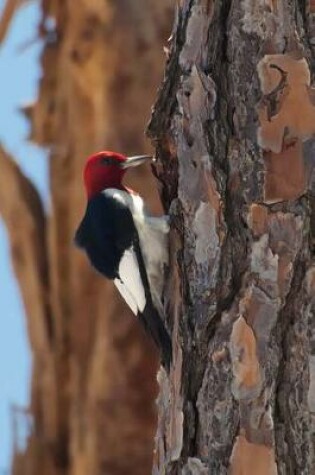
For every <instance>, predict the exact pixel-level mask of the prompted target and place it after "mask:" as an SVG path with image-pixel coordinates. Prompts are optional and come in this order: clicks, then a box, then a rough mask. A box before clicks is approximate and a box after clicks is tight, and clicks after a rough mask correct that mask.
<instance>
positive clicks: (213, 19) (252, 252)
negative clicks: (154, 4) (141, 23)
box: [148, 0, 315, 475]
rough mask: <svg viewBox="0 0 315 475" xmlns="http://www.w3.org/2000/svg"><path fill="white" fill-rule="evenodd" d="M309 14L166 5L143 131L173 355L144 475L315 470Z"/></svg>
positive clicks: (269, 474) (292, 9)
mask: <svg viewBox="0 0 315 475" xmlns="http://www.w3.org/2000/svg"><path fill="white" fill-rule="evenodd" d="M312 9H313V7H312V4H311V3H310V4H309V3H308V2H298V1H294V0H290V1H287V2H283V1H281V0H279V1H276V2H268V1H263V0H261V1H258V2H250V1H247V0H244V1H241V2H229V1H211V0H210V1H204V0H193V1H188V0H187V1H186V0H183V1H181V2H178V8H177V15H176V20H175V25H174V30H173V36H172V42H171V45H170V51H169V59H168V63H167V66H166V77H165V80H164V82H163V84H162V87H161V90H160V93H159V97H158V99H157V102H156V104H155V107H154V111H153V116H152V119H151V123H150V125H149V129H148V132H149V135H150V136H151V138H152V139H154V143H156V144H157V155H158V164H157V174H158V176H159V178H160V180H161V182H162V184H163V200H164V204H165V206H166V208H167V210H168V212H169V214H170V217H171V267H170V273H169V276H168V280H167V282H166V291H165V308H166V311H167V314H168V319H167V320H168V325H169V328H170V329H171V331H172V339H173V346H174V355H173V357H174V364H173V368H172V370H171V373H170V376H169V377H168V376H167V375H166V374H165V373H164V372H160V375H159V383H160V395H159V400H158V404H159V421H158V430H157V437H156V459H155V466H154V474H156V475H157V474H172V475H174V474H183V475H188V474H189V475H196V474H211V475H221V474H222V475H223V474H227V473H229V474H233V475H240V474H242V475H250V474H253V473H255V474H256V475H275V474H283V475H284V474H286V475H287V474H292V475H293V474H297V473H299V474H305V475H306V474H309V475H311V474H312V473H313V471H314V465H313V464H314V450H313V449H314V447H313V440H312V427H311V415H312V414H311V413H312V412H314V396H313V395H312V394H311V393H310V390H311V388H314V361H313V359H312V358H313V357H311V363H312V364H311V367H313V373H312V372H311V373H310V365H309V360H310V354H311V348H310V328H311V329H313V330H312V331H313V333H314V317H313V316H312V315H314V313H312V311H313V312H314V298H313V295H314V268H313V267H312V255H311V236H310V201H311V197H310V188H311V187H312V186H311V185H310V181H311V180H310V178H311V176H312V172H311V170H312V167H313V154H312V153H311V151H312V150H313V144H314V139H313V136H314V132H315V125H314V111H315V105H314V101H313V95H314V94H313V89H312V85H311V76H312V74H313V71H312V70H311V69H310V68H311V65H312V64H313V62H312V60H313V59H314V58H313V54H314V51H313V45H314V42H313V38H312V35H313V33H312V32H313V29H314V28H313V26H314V11H313V10H314V9H313V10H312ZM310 377H311V382H310ZM312 417H314V414H313V416H312Z"/></svg>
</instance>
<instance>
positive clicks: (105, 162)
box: [101, 157, 112, 165]
mask: <svg viewBox="0 0 315 475" xmlns="http://www.w3.org/2000/svg"><path fill="white" fill-rule="evenodd" d="M101 163H102V165H111V164H112V158H110V157H102V160H101Z"/></svg>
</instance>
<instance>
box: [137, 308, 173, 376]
mask: <svg viewBox="0 0 315 475" xmlns="http://www.w3.org/2000/svg"><path fill="white" fill-rule="evenodd" d="M139 317H140V320H141V322H142V324H143V326H144V328H145V330H147V332H148V333H149V334H150V335H151V336H152V338H153V340H154V342H155V344H156V345H157V347H158V348H159V349H160V351H161V360H162V365H163V366H164V367H165V368H166V369H167V371H168V372H169V370H170V367H171V362H172V342H171V338H170V336H169V334H168V332H167V330H166V328H165V325H164V323H163V322H162V319H161V317H160V315H159V314H158V312H157V310H156V309H155V307H154V306H153V304H152V303H151V302H147V304H146V306H145V308H144V310H143V312H141V314H140V315H139Z"/></svg>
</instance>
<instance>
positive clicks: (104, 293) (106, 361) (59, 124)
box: [0, 0, 171, 475]
mask: <svg viewBox="0 0 315 475" xmlns="http://www.w3.org/2000/svg"><path fill="white" fill-rule="evenodd" d="M11 3H12V2H11ZM41 5H42V19H41V23H40V25H39V36H40V38H41V39H42V40H43V42H44V48H43V53H42V56H41V65H42V78H41V80H40V85H39V86H40V87H39V97H38V100H37V102H36V103H35V104H34V105H31V106H28V107H26V108H25V109H24V112H25V114H26V115H27V117H28V118H29V119H30V121H31V133H30V139H31V140H32V141H34V142H36V143H37V144H39V145H42V146H45V147H48V150H49V166H50V186H51V189H50V191H51V203H50V209H49V212H48V216H47V217H46V216H45V215H44V213H43V210H42V205H41V203H40V200H39V197H38V195H36V193H35V192H34V193H35V195H36V197H35V198H34V197H32V196H31V197H30V196H29V193H28V191H27V189H28V188H31V186H30V184H29V183H28V181H27V180H26V179H25V177H23V176H22V174H21V172H20V171H19V170H18V169H17V168H16V167H15V165H14V163H13V162H12V161H10V160H9V159H8V157H7V156H5V153H1V154H0V160H1V168H2V162H3V166H4V168H3V169H5V170H6V169H8V170H11V168H12V170H13V172H12V173H11V171H10V172H9V171H8V173H10V174H11V175H10V182H9V181H6V180H8V177H9V174H8V173H7V172H5V173H3V174H2V176H1V177H0V180H1V183H3V185H4V186H3V190H2V189H1V191H0V193H1V205H0V207H1V209H0V211H1V213H2V215H3V217H4V218H5V221H6V224H7V227H8V229H9V234H10V238H11V239H12V242H11V247H12V249H13V252H12V257H13V262H14V268H15V269H16V272H17V277H18V279H19V283H20V287H21V289H22V293H23V298H24V302H25V307H26V312H27V321H28V328H29V337H30V342H31V346H32V354H33V375H32V389H31V392H32V394H31V408H30V411H31V414H32V416H33V430H32V432H31V434H30V436H29V438H28V444H27V449H26V451H25V453H23V452H22V453H16V454H15V457H14V463H13V473H14V474H15V475H20V474H23V475H36V474H43V473H44V474H45V475H67V474H71V475H80V474H84V475H86V474H91V475H92V474H93V475H98V474H103V473H106V474H109V473H110V474H111V475H120V474H121V475H125V474H126V473H128V474H132V475H147V474H148V473H149V472H150V471H151V467H152V452H153V437H154V431H155V427H156V407H155V398H156V391H157V388H156V386H157V384H156V370H157V354H156V352H155V350H154V348H153V345H152V344H151V342H150V341H149V340H148V338H147V337H146V336H145V334H144V332H143V330H142V329H141V328H140V326H139V325H138V324H137V323H136V321H135V319H134V316H132V315H131V314H130V312H129V310H128V309H127V308H126V306H125V305H124V304H123V303H122V301H121V299H120V298H119V297H118V296H117V294H116V292H115V290H114V288H113V286H112V285H111V283H110V282H107V281H106V282H105V281H104V279H102V278H100V277H99V276H97V275H96V273H95V272H94V271H93V270H92V269H91V267H90V265H89V263H88V262H87V259H86V257H85V256H84V255H82V253H81V252H79V251H77V250H76V249H75V247H74V245H73V236H74V232H75V229H76V227H77V226H78V224H79V221H80V219H81V217H82V215H83V213H84V208H85V201H86V197H85V196H84V189H83V183H82V169H83V166H84V163H85V159H86V157H87V156H88V155H89V154H90V153H92V152H95V151H97V150H100V149H103V148H104V149H114V150H115V149H116V150H118V151H121V152H123V153H126V154H133V153H145V152H146V151H148V143H147V141H146V139H145V136H144V133H143V130H144V127H145V123H146V121H147V119H148V116H149V110H150V105H151V104H152V101H153V99H154V94H155V89H156V88H157V86H158V83H159V81H160V79H161V73H162V65H163V50H162V46H163V42H164V41H165V40H166V39H167V37H168V35H169V26H170V25H169V20H170V12H171V9H170V3H169V1H168V0H162V1H160V2H158V3H156V2H154V1H153V0H149V1H148V0H140V1H137V2H133V1H131V0H127V1H126V0H119V1H116V2H111V1H107V0H106V1H105V0H104V1H102V2H100V1H99V0H79V1H75V2H73V1H72V0H68V1H64V0H42V2H41ZM11 178H12V179H11ZM20 181H22V182H23V183H24V182H25V183H27V184H26V185H25V187H24V185H23V186H22V187H21V186H20ZM130 183H132V184H133V185H134V186H135V187H136V189H138V190H139V191H140V192H141V194H143V195H144V196H145V197H146V199H148V200H149V202H150V205H151V208H152V210H153V211H154V212H155V213H160V212H161V205H160V203H159V199H158V193H157V190H156V187H155V183H154V180H153V178H152V176H151V175H150V173H149V171H148V169H147V170H142V171H140V172H138V173H135V174H134V175H133V176H132V177H131V178H130ZM9 184H10V187H9ZM26 188H27V189H26ZM2 191H3V193H2ZM33 191H34V190H33ZM32 193H33V192H32ZM34 193H33V194H34ZM4 197H5V198H6V200H5V202H4ZM33 198H34V199H35V201H36V206H37V208H38V209H40V210H41V211H40V212H38V213H37V214H36V216H35V214H34V213H33V212H32V200H33ZM7 210H9V211H8V212H7ZM12 216H14V220H13V218H12ZM18 216H19V217H20V221H19V227H18V226H17V221H16V220H17V217H18ZM24 229H25V232H24V231H23V233H22V232H21V230H24Z"/></svg>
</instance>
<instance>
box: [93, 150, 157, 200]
mask: <svg viewBox="0 0 315 475" xmlns="http://www.w3.org/2000/svg"><path fill="white" fill-rule="evenodd" d="M149 159H152V156H151V155H137V156H134V157H126V156H125V155H122V154H120V153H116V152H110V151H103V152H98V153H95V154H94V155H91V156H90V157H89V158H88V159H87V161H86V165H85V168H84V184H85V189H86V192H87V195H88V198H92V197H93V196H94V195H96V194H97V193H100V192H101V191H102V190H104V189H106V188H118V189H121V188H123V185H122V179H123V176H124V174H125V172H126V170H127V168H129V167H136V166H138V165H141V164H142V163H144V162H145V161H147V160H149Z"/></svg>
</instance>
